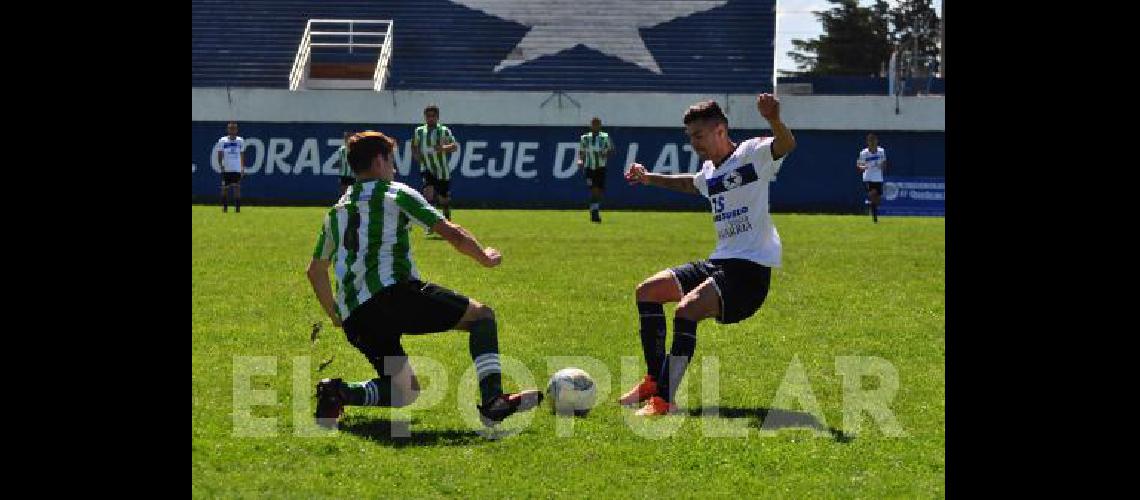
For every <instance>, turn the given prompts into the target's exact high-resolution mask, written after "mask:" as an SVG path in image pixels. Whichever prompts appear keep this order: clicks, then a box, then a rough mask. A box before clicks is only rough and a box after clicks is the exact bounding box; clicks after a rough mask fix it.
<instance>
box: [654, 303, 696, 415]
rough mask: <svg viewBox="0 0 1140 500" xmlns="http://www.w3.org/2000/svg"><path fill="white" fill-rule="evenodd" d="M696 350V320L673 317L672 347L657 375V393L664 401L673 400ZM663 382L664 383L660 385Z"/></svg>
mask: <svg viewBox="0 0 1140 500" xmlns="http://www.w3.org/2000/svg"><path fill="white" fill-rule="evenodd" d="M696 350H697V322H696V321H692V320H688V319H685V318H676V317H675V318H673V347H672V348H671V349H669V357H668V358H666V359H665V362H664V363H663V364H662V366H661V372H660V373H661V376H659V377H657V393H658V394H660V395H661V397H662V398H665V401H668V402H670V403H672V402H673V395H674V394H676V392H677V387H678V386H680V385H681V378H682V377H684V376H685V369H686V368H688V367H689V360H691V359H692V358H693V352H695V351H696ZM662 384H664V385H662Z"/></svg>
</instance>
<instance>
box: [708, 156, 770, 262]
mask: <svg viewBox="0 0 1140 500" xmlns="http://www.w3.org/2000/svg"><path fill="white" fill-rule="evenodd" d="M773 140H774V139H773V138H772V137H756V138H752V139H749V140H747V141H744V142H742V143H740V145H738V146H737V147H736V151H734V152H733V153H732V155H730V156H729V157H728V159H727V160H725V161H724V163H722V164H721V165H720V166H719V167H713V163H712V162H711V161H707V160H706V161H705V162H704V164H702V165H701V170H700V172H698V173H697V175H696V176H695V177H693V184H694V185H696V187H697V190H699V191H700V192H701V194H703V195H705V197H707V198H708V199H709V202H710V203H711V204H712V213H713V222H714V223H715V224H716V234H717V243H716V249H714V250H713V253H712V255H710V256H709V258H710V259H746V260H750V261H752V262H755V263H757V264H761V265H764V266H768V267H780V252H781V246H780V235H779V233H777V232H776V226H775V225H773V224H772V215H771V214H770V213H769V212H768V183H770V182H772V181H773V180H775V178H776V172H778V171H779V170H780V165H782V164H783V163H784V159H785V158H787V155H784V157H783V158H780V159H779V160H774V159H773V158H772V141H773Z"/></svg>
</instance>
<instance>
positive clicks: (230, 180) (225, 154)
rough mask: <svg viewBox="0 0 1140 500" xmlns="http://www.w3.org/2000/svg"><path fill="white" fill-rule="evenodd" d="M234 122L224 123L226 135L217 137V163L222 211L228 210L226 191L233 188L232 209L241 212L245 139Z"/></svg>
mask: <svg viewBox="0 0 1140 500" xmlns="http://www.w3.org/2000/svg"><path fill="white" fill-rule="evenodd" d="M237 134H238V125H237V123H236V122H230V123H228V124H226V135H223V136H222V138H221V139H218V164H220V165H221V166H222V211H223V212H228V211H229V203H228V202H227V198H226V192H227V191H229V190H230V188H233V191H234V211H235V212H241V179H242V177H244V176H245V159H244V158H243V157H242V151H243V150H244V149H245V140H244V139H242V138H241V137H239V136H238V135H237Z"/></svg>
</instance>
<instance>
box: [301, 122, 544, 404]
mask: <svg viewBox="0 0 1140 500" xmlns="http://www.w3.org/2000/svg"><path fill="white" fill-rule="evenodd" d="M395 149H396V141H395V140H393V139H392V138H390V137H388V136H385V135H384V134H381V133H379V132H372V131H366V132H360V133H357V134H355V135H353V136H352V137H351V138H350V139H349V142H348V161H349V164H350V165H351V167H352V170H353V172H354V173H355V174H356V179H357V182H356V183H355V184H353V185H352V187H350V188H349V191H348V194H347V195H346V196H343V197H341V199H340V200H339V201H338V202H337V204H336V205H335V206H333V208H332V209H331V210H329V212H328V215H327V216H326V217H325V221H324V226H323V228H322V230H321V232H320V235H319V236H318V238H317V245H316V249H315V250H314V252H313V259H312V261H311V262H310V263H309V268H308V270H307V274H308V277H309V282H310V283H311V284H312V286H313V291H314V292H315V293H316V295H317V299H318V300H319V301H320V303H321V307H323V308H324V310H325V313H326V314H328V315H329V318H331V319H332V322H333V324H334V325H336V326H340V327H342V328H344V333H345V335H346V336H347V337H348V341H349V343H351V344H352V345H353V346H355V347H356V348H357V349H359V350H360V352H362V353H364V356H365V357H366V358H368V361H369V362H370V363H372V366H373V367H374V368H375V369H376V374H377V378H374V379H371V380H367V381H364V382H360V383H355V384H353V383H345V382H344V381H343V380H342V379H339V378H334V379H324V380H321V381H320V383H318V384H317V399H318V401H317V410H316V418H317V423H319V424H321V425H324V426H329V427H331V426H333V425H335V423H336V422H337V420H338V419H339V418H340V416H341V414H342V413H343V410H344V407H345V406H346V405H356V406H397V407H399V406H406V405H409V404H411V403H412V402H413V401H415V399H416V398H417V397H418V396H419V382H418V381H417V380H416V375H415V372H414V371H413V370H412V366H411V364H409V363H408V358H407V356H408V355H407V353H405V352H404V347H403V345H401V343H400V337H401V336H403V335H405V334H413V335H415V334H425V333H435V332H445V331H448V330H452V329H457V330H466V331H468V332H470V334H469V335H468V349H469V351H470V354H471V359H472V360H474V362H475V372H476V376H477V377H478V379H479V393H480V395H481V396H482V398H481V404H479V405H477V407H478V409H479V413H480V415H481V418H482V420H483V423H484V424H485V425H488V426H491V425H494V424H496V423H498V422H500V421H502V420H503V419H504V418H506V417H508V416H510V415H512V414H514V413H515V412H517V411H523V410H529V409H531V408H534V407H535V406H537V405H538V403H540V402H541V401H542V393H541V392H539V391H537V390H533V389H532V390H528V391H522V392H519V393H514V394H504V393H503V390H502V380H501V379H502V376H501V371H502V370H501V366H500V363H499V337H498V327H497V326H496V323H495V313H494V311H492V310H491V308H490V307H488V306H486V305H483V304H481V303H479V302H477V301H475V300H471V299H469V298H467V297H465V296H463V295H461V294H459V293H456V292H454V291H451V290H449V289H447V288H444V287H442V286H439V285H436V284H433V283H427V282H424V281H422V280H420V276H419V271H418V270H417V269H416V264H415V262H414V261H413V260H412V252H411V243H410V240H409V239H408V223H409V222H414V223H417V224H421V225H424V226H430V227H432V228H434V229H435V231H436V232H438V233H439V235H440V236H442V237H443V238H444V239H446V240H447V241H449V242H450V243H451V244H452V245H453V246H454V247H455V249H456V250H458V251H459V252H460V253H462V254H464V255H467V256H468V257H471V258H472V259H475V261H477V262H478V263H479V264H481V265H483V266H485V267H495V266H497V265H499V263H500V262H501V260H502V255H500V254H499V252H498V251H497V250H495V249H493V248H483V246H482V245H480V244H479V242H478V241H477V240H476V239H475V237H474V236H472V235H471V233H468V232H467V230H465V229H463V228H462V227H460V226H458V225H456V224H453V223H452V222H451V221H448V220H446V219H444V218H443V214H440V213H439V211H438V210H436V209H435V208H434V207H432V206H431V205H429V204H428V203H427V201H426V200H424V198H423V197H422V196H420V194H419V193H418V192H416V190H414V189H412V188H410V187H408V186H407V185H405V184H403V183H400V182H396V181H395V180H394V177H395V166H394V163H393V161H394V158H395ZM334 260H335V261H336V281H337V291H336V295H334V294H333V290H332V287H331V285H330V284H329V275H328V270H329V266H331V265H332V262H333V261H334Z"/></svg>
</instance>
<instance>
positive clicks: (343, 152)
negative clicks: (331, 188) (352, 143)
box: [336, 146, 356, 177]
mask: <svg viewBox="0 0 1140 500" xmlns="http://www.w3.org/2000/svg"><path fill="white" fill-rule="evenodd" d="M336 162H337V167H338V168H339V169H340V176H341V177H356V174H353V173H352V167H350V166H349V165H348V146H341V147H339V148H337V150H336Z"/></svg>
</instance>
